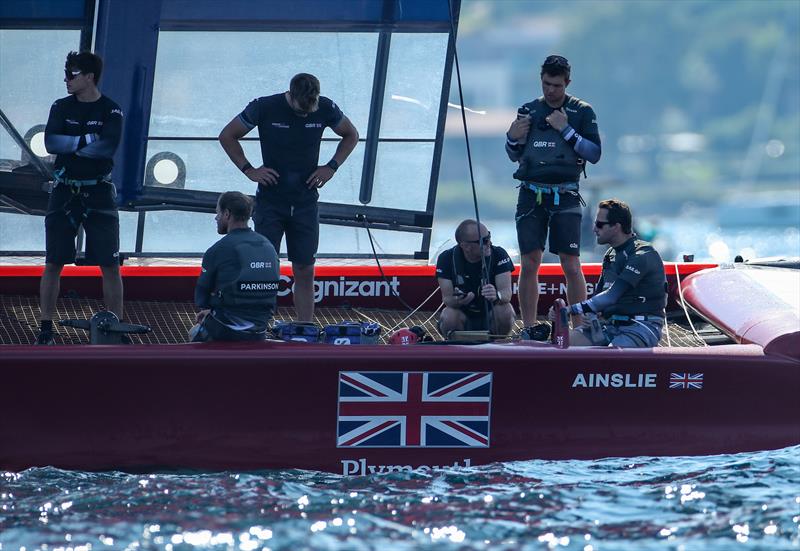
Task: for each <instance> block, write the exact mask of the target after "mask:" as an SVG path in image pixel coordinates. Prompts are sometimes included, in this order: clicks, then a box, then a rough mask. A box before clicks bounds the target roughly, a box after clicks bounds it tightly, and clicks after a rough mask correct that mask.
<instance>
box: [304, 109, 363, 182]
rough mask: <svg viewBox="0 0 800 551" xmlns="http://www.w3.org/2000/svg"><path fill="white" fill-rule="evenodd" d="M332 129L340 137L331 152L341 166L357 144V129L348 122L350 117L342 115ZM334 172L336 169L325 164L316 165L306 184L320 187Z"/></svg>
mask: <svg viewBox="0 0 800 551" xmlns="http://www.w3.org/2000/svg"><path fill="white" fill-rule="evenodd" d="M333 131H334V132H335V133H336V134H337V135H339V136H341V137H342V139H341V140H340V141H339V145H337V146H336V153H334V154H333V160H334V161H336V164H337V165H339V166H341V164H342V163H343V162H345V161H346V160H347V157H349V156H350V153H352V152H353V149H355V147H356V145H358V130H356V127H355V126H353V123H352V122H350V119H348V118H347V117H345V116H342V120H341V121H339V124H337V125H336V128H333ZM335 173H336V171H335V170H333V169H332V168H331V167H329V166H327V165H322V166H318V167H317V169H316V170H315V171H314V172H312V173H311V175H310V176H309V177H308V179H307V180H306V184H308V187H309V188H314V187H316V188H321V187H322V186H324V185H325V184H326V183H327V182H328V180H330V179H331V178H333V175H334V174H335Z"/></svg>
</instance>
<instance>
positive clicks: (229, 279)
mask: <svg viewBox="0 0 800 551" xmlns="http://www.w3.org/2000/svg"><path fill="white" fill-rule="evenodd" d="M252 210H253V200H252V199H251V198H250V197H248V196H247V195H245V194H243V193H240V192H238V191H227V192H225V193H223V194H222V195H220V197H219V201H218V202H217V216H216V217H215V220H216V221H217V233H219V234H220V235H224V236H225V237H223V238H222V239H220V240H219V241H217V242H216V243H215V244H214V245H212V246H211V248H210V249H208V250H207V251H206V252H205V254H204V255H203V267H202V271H201V272H200V277H199V278H198V280H197V286H196V287H195V291H194V301H195V304H197V306H198V308H200V309H201V310H200V312H198V314H197V317H196V319H195V321H196V323H197V325H195V326H194V327H193V328H192V330H191V331H190V333H189V334H190V339H191V340H192V342H204V341H251V340H264V339H265V338H266V332H267V329H268V328H269V325H270V322H271V320H272V314H273V313H274V311H275V302H276V298H277V295H278V284H279V281H280V264H279V263H278V255H277V253H276V252H275V247H273V246H272V243H270V242H269V240H268V239H267V238H266V237H264V236H263V235H260V234H258V233H256V232H254V231H253V230H251V229H250V228H249V227H248V225H247V222H248V220H250V215H251V213H252Z"/></svg>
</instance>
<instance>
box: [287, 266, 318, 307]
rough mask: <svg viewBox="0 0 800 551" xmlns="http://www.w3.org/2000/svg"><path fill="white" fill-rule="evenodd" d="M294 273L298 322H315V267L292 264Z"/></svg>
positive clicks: (295, 305)
mask: <svg viewBox="0 0 800 551" xmlns="http://www.w3.org/2000/svg"><path fill="white" fill-rule="evenodd" d="M292 272H294V310H295V315H296V316H297V321H314V265H313V264H309V265H303V264H297V263H295V262H292Z"/></svg>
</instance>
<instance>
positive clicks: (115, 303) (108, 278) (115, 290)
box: [100, 264, 123, 319]
mask: <svg viewBox="0 0 800 551" xmlns="http://www.w3.org/2000/svg"><path fill="white" fill-rule="evenodd" d="M100 271H101V272H102V273H103V302H105V305H106V308H107V309H108V310H110V311H111V312H114V313H115V314H116V315H117V317H118V318H119V319H122V316H123V311H122V276H121V275H120V273H119V264H112V265H111V266H100Z"/></svg>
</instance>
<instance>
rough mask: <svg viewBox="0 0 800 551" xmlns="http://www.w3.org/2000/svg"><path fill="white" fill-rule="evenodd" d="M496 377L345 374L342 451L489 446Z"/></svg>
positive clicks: (341, 394)
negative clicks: (344, 449) (493, 379)
mask: <svg viewBox="0 0 800 551" xmlns="http://www.w3.org/2000/svg"><path fill="white" fill-rule="evenodd" d="M491 409H492V374H491V373H475V372H471V373H452V372H395V371H388V372H387V371H381V372H377V371H364V372H356V371H340V372H339V414H338V419H337V424H336V425H337V430H336V435H337V440H336V446H337V447H339V448H356V447H360V448H488V447H489V414H490V412H491Z"/></svg>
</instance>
